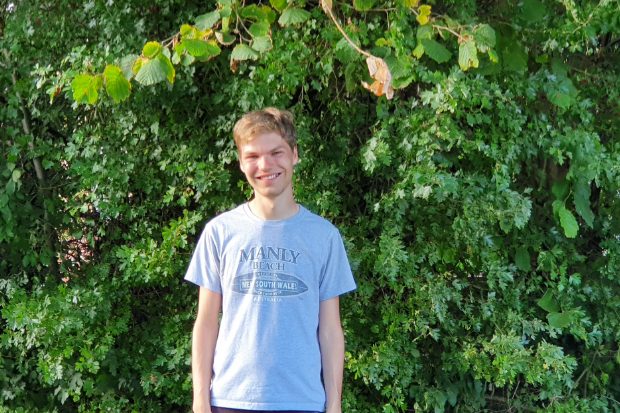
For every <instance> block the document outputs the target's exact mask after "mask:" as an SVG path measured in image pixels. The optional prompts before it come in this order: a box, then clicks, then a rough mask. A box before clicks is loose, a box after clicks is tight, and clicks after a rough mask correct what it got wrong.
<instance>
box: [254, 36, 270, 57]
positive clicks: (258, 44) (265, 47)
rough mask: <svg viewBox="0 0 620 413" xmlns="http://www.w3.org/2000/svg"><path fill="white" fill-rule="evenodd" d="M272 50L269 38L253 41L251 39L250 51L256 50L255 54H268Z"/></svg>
mask: <svg viewBox="0 0 620 413" xmlns="http://www.w3.org/2000/svg"><path fill="white" fill-rule="evenodd" d="M272 48H273V43H272V41H271V37H269V36H261V37H255V38H254V39H252V49H254V50H256V51H257V52H260V53H264V52H268V51H269V50H271V49H272Z"/></svg>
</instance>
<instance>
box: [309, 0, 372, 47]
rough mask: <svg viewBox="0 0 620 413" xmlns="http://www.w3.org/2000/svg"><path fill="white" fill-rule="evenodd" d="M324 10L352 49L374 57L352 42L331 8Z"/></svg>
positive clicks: (324, 8)
mask: <svg viewBox="0 0 620 413" xmlns="http://www.w3.org/2000/svg"><path fill="white" fill-rule="evenodd" d="M324 1H325V0H322V1H321V3H322V4H321V5H324V3H323V2H324ZM323 10H324V11H325V12H326V13H327V15H328V16H329V18H330V19H332V21H333V22H334V24H335V25H336V28H337V29H338V31H339V32H340V33H341V34H342V35H343V36H344V38H345V39H346V40H347V42H349V44H350V45H351V47H353V48H354V49H355V50H356V51H357V52H358V53H359V54H361V55H364V56H366V57H372V55H371V54H370V53H368V52H367V51H365V50H362V49H360V48H359V47H358V46H357V45H356V44H355V43H354V42H353V40H351V38H350V37H349V35H348V34H347V33H346V32H345V31H344V30H343V29H342V26H340V23H338V20H337V19H336V16H334V12H333V11H332V8H331V7H326V6H324V7H323Z"/></svg>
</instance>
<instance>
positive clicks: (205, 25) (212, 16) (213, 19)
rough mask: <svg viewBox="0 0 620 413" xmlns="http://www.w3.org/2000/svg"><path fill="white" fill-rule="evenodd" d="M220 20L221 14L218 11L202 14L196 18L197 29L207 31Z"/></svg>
mask: <svg viewBox="0 0 620 413" xmlns="http://www.w3.org/2000/svg"><path fill="white" fill-rule="evenodd" d="M219 20H220V12H219V11H218V10H215V11H212V12H210V13H206V14H202V15H200V16H198V17H196V27H197V28H199V29H200V30H207V29H210V28H212V27H213V26H215V24H216V23H217V22H218V21H219Z"/></svg>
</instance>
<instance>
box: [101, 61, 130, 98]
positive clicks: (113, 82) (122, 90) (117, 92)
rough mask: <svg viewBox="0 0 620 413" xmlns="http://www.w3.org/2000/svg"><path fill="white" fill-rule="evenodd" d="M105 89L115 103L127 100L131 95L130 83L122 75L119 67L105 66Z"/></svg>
mask: <svg viewBox="0 0 620 413" xmlns="http://www.w3.org/2000/svg"><path fill="white" fill-rule="evenodd" d="M103 78H104V83H105V89H106V91H107V92H108V95H110V97H111V98H112V99H114V101H115V102H116V103H119V102H122V101H123V100H125V99H127V98H128V97H129V95H130V94H131V83H129V81H128V80H127V79H126V78H125V76H124V75H123V71H122V70H121V68H120V67H118V66H114V65H107V66H106V68H105V70H104V71H103Z"/></svg>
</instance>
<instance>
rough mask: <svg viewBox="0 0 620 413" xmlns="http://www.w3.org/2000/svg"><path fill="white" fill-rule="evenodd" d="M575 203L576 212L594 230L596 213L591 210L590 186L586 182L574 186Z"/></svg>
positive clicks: (579, 182)
mask: <svg viewBox="0 0 620 413" xmlns="http://www.w3.org/2000/svg"><path fill="white" fill-rule="evenodd" d="M573 201H574V203H575V210H576V211H577V213H578V214H579V215H580V216H581V218H583V220H584V221H585V222H586V224H587V225H588V226H589V227H590V228H592V226H593V224H594V213H593V212H592V209H590V184H589V183H588V182H586V181H585V180H579V181H577V182H576V183H575V184H574V185H573Z"/></svg>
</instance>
